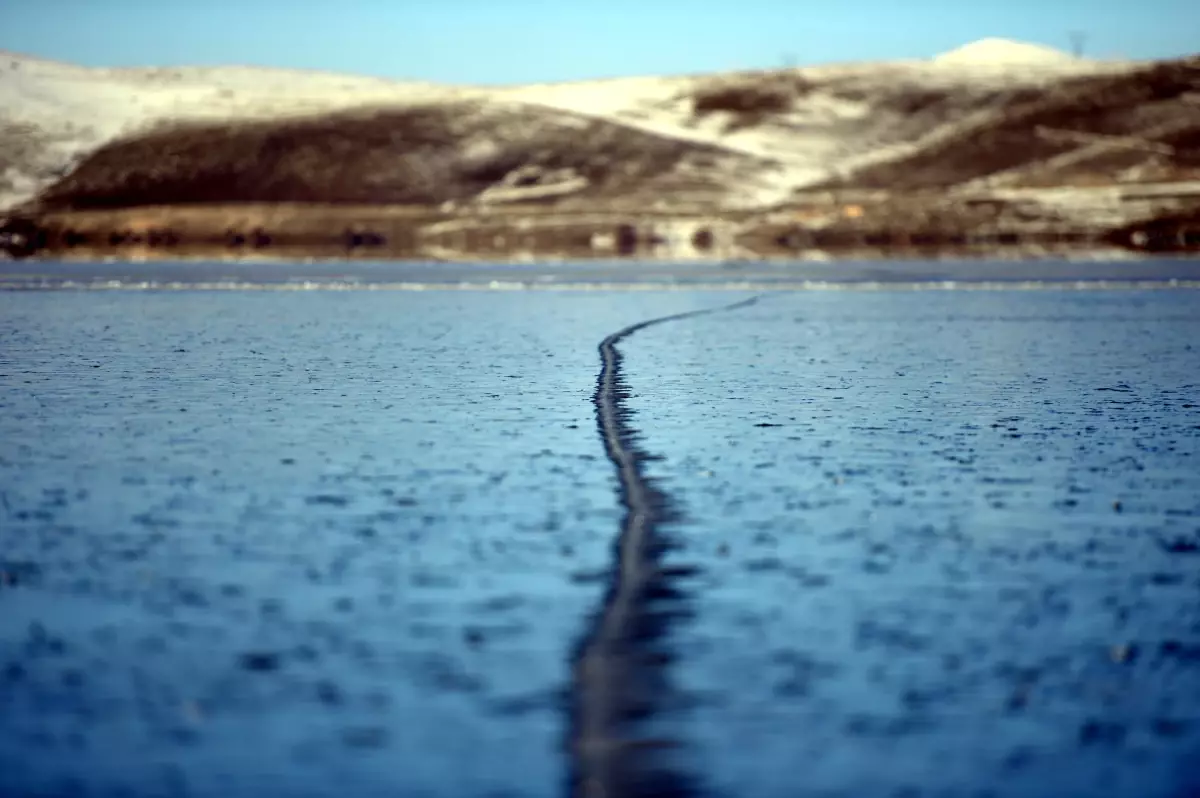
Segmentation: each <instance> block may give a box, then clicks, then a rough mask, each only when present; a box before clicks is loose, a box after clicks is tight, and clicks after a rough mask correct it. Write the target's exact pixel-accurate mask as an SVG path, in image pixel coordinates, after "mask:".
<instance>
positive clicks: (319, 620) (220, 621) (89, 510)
mask: <svg viewBox="0 0 1200 798" xmlns="http://www.w3.org/2000/svg"><path fill="white" fill-rule="evenodd" d="M25 267H26V265H25V264H23V265H22V268H25ZM69 268H76V267H69ZM139 268H140V267H139ZM931 268H933V267H931ZM68 270H69V269H68ZM201 277H204V280H200V282H204V281H205V280H207V279H209V278H211V277H212V275H211V274H209V273H205V274H203V275H201ZM129 279H137V275H131V276H129ZM198 279H199V278H198ZM246 279H250V278H249V277H247V278H246ZM397 279H399V278H397ZM769 283H770V281H769V280H768V281H764V283H763V284H764V285H769ZM642 287H643V288H645V287H646V286H642ZM760 294H762V291H761V290H756V291H741V290H730V287H729V286H726V287H725V290H720V291H715V290H705V286H703V285H701V286H699V287H697V288H696V289H695V290H673V291H666V290H639V291H629V290H610V291H605V290H592V291H570V290H563V291H520V290H509V291H500V290H484V289H482V288H478V289H469V290H455V291H448V290H424V291H403V290H401V291H383V292H366V291H330V290H315V291H250V290H225V291H205V290H172V291H156V290H140V291H135V290H114V291H9V292H0V341H2V342H3V344H2V345H0V499H2V505H0V541H2V544H3V545H2V546H0V794H4V795H9V794H16V795H27V794H32V795H41V794H47V795H49V794H53V795H63V794H68V795H105V796H107V795H135V796H142V795H161V794H172V795H174V794H178V795H193V796H217V795H222V796H223V795H230V796H257V795H265V794H271V795H297V796H310V795H311V796H326V795H406V796H408V795H411V796H423V795H428V796H463V795H472V796H474V795H479V796H551V795H562V794H564V793H567V792H570V791H572V789H574V790H575V791H576V792H582V791H583V787H582V786H581V785H580V783H579V778H580V769H581V767H583V768H584V769H586V767H584V766H583V765H581V762H582V760H583V759H585V758H586V757H582V756H581V755H580V753H579V752H580V745H579V742H580V740H581V739H585V736H584V735H582V734H581V732H580V728H581V726H583V725H586V724H585V723H583V722H582V721H581V719H580V718H581V712H582V714H584V715H586V714H587V713H586V711H582V710H581V709H580V707H581V706H584V707H586V706H591V707H598V708H599V709H598V710H597V711H599V712H601V713H603V712H604V711H607V709H608V708H609V707H611V706H612V705H613V704H614V702H618V703H619V702H620V701H622V700H625V699H628V696H626V697H625V699H622V698H621V697H620V696H613V695H612V694H611V692H610V691H611V689H612V688H611V686H609V687H606V686H605V685H603V684H601V683H600V682H598V681H597V680H595V679H591V678H590V677H581V676H580V673H581V672H583V671H586V670H587V669H586V668H581V667H580V663H581V662H583V661H585V660H586V659H587V656H586V651H587V650H588V645H587V641H588V640H592V641H594V640H596V639H598V638H604V637H605V636H606V635H608V636H609V638H610V639H612V640H618V641H623V642H622V645H628V647H629V650H630V651H631V652H632V654H633V656H632V657H631V658H630V659H629V660H628V661H627V662H623V665H622V667H623V668H626V669H627V670H624V671H622V672H621V673H620V679H618V680H616V681H615V682H614V684H617V685H618V687H620V686H621V685H623V684H624V682H625V681H626V680H630V679H632V680H638V681H639V683H640V682H641V681H645V683H646V684H652V685H653V690H652V691H649V694H651V698H650V699H642V700H640V703H638V704H637V705H636V706H632V705H631V703H630V701H629V700H625V705H623V706H622V707H621V712H622V713H623V714H622V715H621V720H622V723H621V725H620V728H617V727H616V726H611V725H605V726H603V728H602V731H604V732H614V733H616V732H619V733H620V735H621V736H624V737H625V738H627V739H628V740H634V741H637V742H638V744H637V745H628V746H626V748H628V749H629V750H630V751H633V750H634V749H636V750H637V751H638V752H639V753H637V754H636V757H637V758H638V760H639V762H651V765H652V767H651V769H652V770H654V771H655V773H657V774H658V775H657V776H656V777H655V778H657V779H658V780H657V781H655V782H653V783H654V785H655V788H656V789H660V790H663V791H667V790H673V791H675V792H677V793H685V792H697V793H700V794H708V795H714V796H764V797H765V796H781V797H783V796H794V795H847V796H851V795H898V796H899V795H906V796H907V795H912V796H916V795H936V796H960V795H961V796H968V795H996V796H1046V798H1051V796H1062V795H1072V796H1097V797H1099V796H1130V797H1131V798H1133V797H1134V796H1136V798H1157V797H1159V796H1161V797H1162V798H1167V797H1168V796H1172V797H1173V796H1181V795H1187V794H1190V792H1189V791H1192V792H1194V791H1196V790H1200V768H1198V766H1197V765H1196V762H1197V759H1196V757H1197V755H1198V753H1200V601H1198V599H1200V576H1198V574H1200V567H1198V566H1200V292H1197V291H1194V290H1173V291H1172V290H1130V289H1121V290H1078V289H1059V288H1043V289H1042V290H1033V291H1030V290H1001V289H996V290H984V291H945V290H940V291H912V290H900V289H896V290H888V289H886V288H882V289H879V290H872V291H838V290H826V291H774V292H768V293H766V294H762V296H761V298H760V299H759V300H758V301H757V302H755V303H753V304H750V305H746V306H742V307H737V308H734V309H730V310H727V311H719V312H715V313H710V314H703V315H696V316H690V317H686V318H680V319H678V320H674V321H666V322H664V323H661V324H656V325H653V326H649V327H646V328H644V329H638V330H635V331H633V332H632V334H630V335H629V336H627V337H625V338H623V339H620V340H619V341H617V342H616V344H615V346H616V348H617V349H618V350H619V353H620V363H619V369H620V376H621V379H622V382H623V386H624V391H623V392H621V393H620V395H619V396H617V397H616V399H615V400H614V401H616V402H617V403H618V404H619V407H618V408H617V409H618V410H619V411H620V412H619V413H617V414H615V415H614V418H615V419H616V420H615V421H614V422H613V423H617V424H620V425H623V427H622V434H625V435H626V439H625V442H626V443H627V444H629V446H630V451H631V452H633V451H635V450H636V454H637V458H636V459H637V462H636V463H635V464H634V465H633V466H631V469H632V470H631V471H630V473H633V471H636V472H637V473H636V474H634V475H633V476H631V477H629V479H630V480H633V481H632V482H629V481H628V480H625V481H623V480H622V479H621V478H619V472H618V470H617V468H616V467H614V462H613V461H612V460H610V455H612V452H611V451H610V452H606V448H605V444H604V442H603V440H602V434H598V433H602V432H603V429H600V430H598V426H597V407H596V405H595V404H594V399H595V396H596V392H597V380H598V376H599V375H600V372H601V356H600V353H599V352H598V349H597V347H598V345H599V344H600V342H601V341H602V340H603V339H605V338H606V336H610V335H612V334H614V333H616V332H618V331H620V330H622V329H624V328H627V327H629V326H630V325H636V324H638V323H640V322H644V321H647V320H651V319H656V318H659V317H663V316H667V315H671V314H677V313H687V312H690V311H695V310H705V309H715V308H720V307H722V306H727V305H729V304H731V303H735V302H738V301H739V300H743V299H746V298H749V297H751V296H754V295H760ZM643 488H645V489H646V490H649V491H650V493H649V494H647V495H650V496H651V498H653V499H654V500H655V501H652V502H649V503H647V507H649V508H650V509H648V510H647V511H646V512H647V513H648V515H647V516H646V518H644V519H643V520H644V521H645V522H646V525H647V534H649V535H651V537H649V538H647V540H649V541H650V542H651V544H652V545H651V546H650V548H649V549H647V551H648V552H649V554H648V555H647V556H648V557H649V558H650V560H652V562H651V561H650V560H647V562H648V563H649V565H650V566H652V570H654V569H657V570H655V573H657V574H659V577H656V579H657V580H658V581H656V582H655V583H654V585H653V588H654V589H653V591H652V592H653V593H654V596H653V597H650V598H652V599H653V601H651V600H650V598H647V596H645V595H642V596H638V597H635V598H636V602H635V603H637V602H641V604H638V606H634V607H632V609H630V606H632V605H630V606H623V605H622V604H621V602H622V593H621V590H620V589H619V583H620V580H619V579H615V578H614V577H615V575H616V574H617V573H622V570H621V566H622V564H624V565H625V566H629V564H630V560H629V555H628V554H627V553H626V554H623V555H622V554H621V549H620V548H614V542H615V541H617V539H618V535H620V534H621V532H622V529H626V531H628V526H629V524H630V523H631V522H630V514H629V512H627V510H628V506H629V505H628V502H629V495H630V492H631V491H633V492H634V493H635V494H636V493H637V491H639V490H642V489H643ZM660 500H661V501H660ZM623 502H625V503H624V504H623ZM618 555H621V556H622V557H625V559H623V560H622V559H619V558H618ZM625 573H627V574H628V573H629V569H628V568H626V570H625ZM642 605H644V606H642ZM631 612H632V613H633V615H630V613H631ZM633 617H636V618H637V619H639V620H638V621H637V628H636V629H633V628H627V626H623V625H622V624H628V623H630V621H629V620H628V619H629V618H633ZM605 618H607V619H609V620H610V621H611V624H610V626H611V628H609V629H607V630H605V629H604V628H602V627H604V623H603V622H601V621H603V619H605ZM597 619H600V621H598V620H597ZM622 619H625V620H622ZM650 627H653V628H650ZM627 633H628V634H627ZM606 691H609V692H606ZM587 739H590V738H587ZM617 756H618V757H624V756H626V754H623V753H622V754H618V755H617ZM628 756H630V757H633V756H635V754H632V753H631V754H629V755H628ZM639 767H640V765H639ZM650 784H651V782H650V781H647V782H646V785H647V786H646V789H645V790H643V791H642V792H643V793H648V791H649V785H650ZM626 789H631V788H628V786H626ZM628 794H636V790H635V791H634V792H629V793H628Z"/></svg>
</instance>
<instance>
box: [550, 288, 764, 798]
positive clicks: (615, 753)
mask: <svg viewBox="0 0 1200 798" xmlns="http://www.w3.org/2000/svg"><path fill="white" fill-rule="evenodd" d="M758 300H759V297H757V296H756V297H752V298H750V299H746V300H743V301H741V302H735V303H733V304H731V305H724V306H721V307H717V308H706V309H701V310H692V311H688V312H686V313H676V314H673V315H670V316H663V317H660V318H657V319H650V320H648V321H643V322H639V323H637V324H632V325H630V326H628V327H625V328H624V329H622V330H618V331H617V332H615V333H613V334H612V335H610V336H608V337H607V338H605V339H604V340H603V341H601V342H600V347H599V350H600V362H601V368H600V374H599V376H598V377H597V379H596V392H595V394H594V396H593V400H592V401H593V403H594V405H595V408H596V426H597V428H598V430H599V433H600V438H601V440H602V441H603V443H604V450H605V452H606V453H607V455H608V459H609V460H610V461H611V462H612V464H613V467H614V468H615V469H616V472H617V479H618V483H619V497H620V501H621V505H622V507H623V508H624V515H623V518H622V520H621V529H620V533H619V535H618V537H617V540H616V544H615V547H614V553H613V562H612V566H611V569H610V573H609V578H608V582H609V584H608V589H607V591H606V594H605V596H604V600H603V603H602V604H601V606H600V608H599V610H598V611H597V613H596V614H595V616H594V617H593V619H592V621H591V622H590V624H589V626H588V628H587V629H586V633H585V635H584V637H583V639H582V641H581V642H580V644H579V646H578V648H577V650H576V653H575V657H574V660H573V672H572V685H571V695H570V699H571V729H570V740H569V747H570V754H571V768H572V773H571V777H570V786H569V790H568V793H569V795H571V796H574V797H575V798H617V796H620V797H621V798H636V796H640V795H690V794H692V793H693V792H694V789H693V787H692V786H691V783H690V782H691V780H690V779H687V778H686V777H684V776H682V775H681V774H678V773H675V772H673V771H672V770H671V769H670V768H669V767H668V766H666V764H665V763H664V762H662V761H659V760H660V754H661V753H662V752H663V751H664V750H665V749H670V748H674V747H676V744H675V743H674V742H672V741H669V740H662V739H653V738H647V737H646V736H645V735H637V734H635V733H634V732H635V731H636V730H634V729H632V728H631V727H632V726H634V725H635V724H636V723H637V722H638V721H643V720H646V719H649V718H651V717H652V716H654V715H655V714H656V709H657V708H658V706H659V705H661V703H662V702H663V701H664V700H666V699H668V697H669V695H668V694H669V691H670V688H669V684H668V683H667V679H666V677H667V674H666V667H665V665H666V662H667V660H668V659H669V655H668V653H667V652H665V651H663V649H662V648H661V647H660V646H657V645H656V644H661V643H662V642H663V640H664V638H665V636H666V633H667V632H668V627H669V626H670V624H671V621H672V618H673V611H674V614H675V615H677V614H678V612H679V610H678V608H677V607H674V608H673V607H672V606H671V605H670V604H669V602H670V600H671V599H677V598H680V597H681V596H682V594H681V592H680V591H679V590H678V589H677V588H675V587H673V586H672V579H673V577H676V576H677V574H672V572H671V569H669V568H664V567H663V566H662V564H661V562H660V560H661V557H662V555H663V553H664V552H665V551H666V549H667V548H668V541H667V539H666V538H665V536H664V535H663V534H662V532H661V530H660V526H661V525H662V524H664V523H666V522H669V521H672V520H675V519H676V518H677V517H678V515H677V512H676V511H675V509H674V506H673V503H672V502H671V500H670V497H669V496H668V495H667V494H666V493H664V492H663V491H661V490H659V489H658V487H656V486H655V484H654V481H653V479H652V478H650V477H648V476H647V475H646V474H645V472H644V469H643V464H644V463H645V461H646V460H648V459H650V456H649V455H648V454H647V453H646V452H645V451H643V450H642V449H641V448H640V447H639V445H638V431H637V430H636V429H635V428H634V427H633V425H632V424H631V423H630V420H631V417H632V413H631V412H630V411H629V410H628V408H626V407H625V400H626V399H627V398H628V397H629V396H630V393H629V389H628V387H627V385H626V383H625V379H624V376H623V375H622V372H621V352H620V350H619V349H618V348H617V344H619V343H620V342H621V341H622V340H624V339H625V338H628V337H629V336H631V335H633V334H634V333H637V332H639V331H641V330H644V329H646V328H647V327H651V326H654V325H658V324H664V323H666V322H670V321H679V320H681V319H687V318H692V317H695V316H702V315H706V314H710V313H721V312H726V311H731V310H736V309H738V308H744V307H747V306H749V305H753V304H754V303H756V302H757V301H758ZM664 602H668V603H667V606H666V607H664V606H663V605H664Z"/></svg>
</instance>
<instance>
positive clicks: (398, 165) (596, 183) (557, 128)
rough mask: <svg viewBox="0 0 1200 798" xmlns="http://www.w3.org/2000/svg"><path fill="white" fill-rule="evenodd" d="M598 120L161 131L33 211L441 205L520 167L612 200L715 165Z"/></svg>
mask: <svg viewBox="0 0 1200 798" xmlns="http://www.w3.org/2000/svg"><path fill="white" fill-rule="evenodd" d="M726 155H727V154H726V153H724V152H723V151H722V150H720V149H719V148H706V147H704V146H702V145H696V144H692V143H686V142H679V141H675V140H672V139H668V138H663V137H659V136H655V135H652V134H647V133H643V132H640V131H637V130H631V129H629V128H626V127H624V126H622V125H618V124H612V123H609V122H605V121H602V120H593V119H585V118H582V117H573V116H570V115H566V114H563V113H561V112H557V111H550V110H547V109H540V108H536V107H527V106H505V107H502V108H495V107H491V108H484V107H482V106H479V105H477V104H474V103H458V104H442V105H436V106H434V105H431V106H423V107H413V108H406V109H398V110H393V109H389V110H378V111H373V112H369V113H364V112H355V113H343V114H336V115H326V116H321V117H311V118H295V119H290V120H273V121H264V122H253V123H243V124H238V125H232V126H231V125H217V124H192V125H186V126H176V127H172V128H166V129H159V130H156V131H154V132H151V133H149V134H147V135H142V136H139V137H135V138H129V139H124V140H121V141H116V142H113V143H111V144H109V145H107V146H105V147H102V148H100V149H99V150H97V151H96V152H95V153H93V154H92V155H91V156H89V157H88V158H87V159H85V160H84V161H83V162H82V163H81V164H80V165H79V167H78V168H77V169H76V170H75V171H74V172H73V173H72V174H70V175H69V176H68V177H66V178H65V179H63V180H61V181H59V182H58V183H56V184H54V185H52V186H51V187H50V188H49V189H47V190H46V191H45V192H44V193H43V194H42V196H41V197H40V198H39V205H40V207H42V208H44V209H74V210H86V209H101V208H116V207H132V206H145V205H174V204H195V203H205V204H212V203H229V202H242V203H249V202H266V203H271V202H289V203H306V202H307V203H326V204H331V203H332V204H343V203H358V204H418V205H438V204H441V203H444V202H447V201H466V200H470V199H472V198H474V197H476V196H478V195H479V194H480V192H482V191H483V190H485V189H487V188H489V187H492V186H494V185H496V184H498V183H500V182H501V181H503V180H504V179H505V177H506V176H507V175H509V174H510V173H512V172H514V171H515V170H517V169H518V168H521V167H535V168H540V169H543V170H545V171H547V172H550V171H557V172H559V173H562V172H566V173H567V174H573V175H575V176H579V177H583V178H586V180H587V182H588V185H587V187H586V188H584V189H583V190H582V191H580V192H579V196H582V197H589V198H593V199H603V198H606V197H614V196H615V197H620V196H625V195H628V194H630V193H633V192H636V191H638V190H640V189H644V188H645V187H646V186H647V185H653V184H654V183H655V181H661V180H663V179H665V178H669V176H670V174H671V173H672V171H673V170H675V169H676V168H677V167H678V166H679V165H680V164H681V163H682V162H683V161H684V160H685V159H688V158H704V157H708V158H710V159H711V158H712V157H714V156H722V157H723V156H726Z"/></svg>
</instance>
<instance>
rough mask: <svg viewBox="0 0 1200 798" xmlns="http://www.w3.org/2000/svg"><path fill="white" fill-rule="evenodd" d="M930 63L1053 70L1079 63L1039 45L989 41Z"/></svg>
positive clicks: (1068, 54) (963, 47)
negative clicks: (1026, 66) (1044, 67)
mask: <svg viewBox="0 0 1200 798" xmlns="http://www.w3.org/2000/svg"><path fill="white" fill-rule="evenodd" d="M933 60H934V62H935V63H938V64H962V65H975V64H977V65H981V66H982V65H992V64H995V65H1009V66H1018V65H1029V66H1038V65H1046V66H1057V65H1063V64H1073V63H1077V62H1079V61H1080V60H1081V59H1079V58H1076V57H1075V56H1073V55H1071V54H1070V53H1064V52H1062V51H1061V50H1055V49H1054V48H1053V47H1046V46H1044V45H1041V44H1029V43H1027V42H1014V41H1012V40H1010V39H996V38H989V39H980V40H979V41H976V42H971V43H970V44H966V45H963V46H962V47H959V48H956V49H954V50H950V51H949V52H946V53H942V54H941V55H937V56H935V57H934V59H933Z"/></svg>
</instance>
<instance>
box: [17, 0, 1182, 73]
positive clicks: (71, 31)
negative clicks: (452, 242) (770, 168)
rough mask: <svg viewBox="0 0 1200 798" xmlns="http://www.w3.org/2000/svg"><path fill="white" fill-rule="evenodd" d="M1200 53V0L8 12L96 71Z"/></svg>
mask: <svg viewBox="0 0 1200 798" xmlns="http://www.w3.org/2000/svg"><path fill="white" fill-rule="evenodd" d="M1072 31H1080V32H1082V33H1083V34H1084V35H1085V36H1086V38H1085V44H1084V48H1085V54H1091V55H1097V56H1124V57H1129V58H1149V57H1159V56H1177V55H1184V54H1188V53H1194V52H1197V51H1200V0H1134V1H1130V0H1007V2H1004V1H1002V0H1001V1H996V0H992V1H991V2H970V0H962V1H961V2H949V1H948V0H907V1H906V0H857V1H856V2H855V1H852V2H837V1H836V0H822V1H819V2H808V1H805V0H790V1H789V0H736V1H735V2H717V0H597V1H596V2H587V0H584V1H583V2H571V0H558V1H557V2H550V1H549V0H341V2H334V1H333V0H205V1H204V2H188V1H185V0H0V48H3V49H8V50H16V51H18V52H23V53H28V54H31V55H38V56H42V57H46V58H53V59H57V60H64V61H71V62H75V63H82V64H87V65H105V66H142V65H155V66H158V65H174V64H229V63H237V64H257V65H264V66H279V67H296V68H305V69H323V70H332V71H339V72H353V73H359V74H367V75H381V76H385V77H394V78H411V79H422V80H435V81H444V82H455V83H520V82H530V81H554V80H573V79H579V78H588V77H610V76H617V75H638V74H675V73H687V72H706V71H714V70H723V69H747V68H762V67H773V66H781V65H783V64H785V63H788V62H791V63H796V64H814V63H827V62H831V61H856V60H874V59H884V58H906V57H926V56H930V55H933V54H935V53H938V52H942V51H945V50H948V49H951V48H953V47H956V46H958V45H960V44H964V43H966V42H969V41H972V40H975V39H979V38H983V37H986V36H1002V37H1005V38H1013V39H1021V40H1025V41H1032V42H1037V43H1041V44H1047V45H1050V46H1054V47H1058V48H1060V49H1065V50H1069V49H1070V48H1071V38H1070V36H1071V32H1072Z"/></svg>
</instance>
